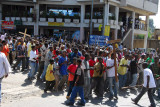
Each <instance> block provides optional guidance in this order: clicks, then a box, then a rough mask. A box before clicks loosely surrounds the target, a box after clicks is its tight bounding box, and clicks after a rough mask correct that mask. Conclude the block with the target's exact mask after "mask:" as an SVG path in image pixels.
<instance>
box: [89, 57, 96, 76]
mask: <svg viewBox="0 0 160 107" xmlns="http://www.w3.org/2000/svg"><path fill="white" fill-rule="evenodd" d="M95 63H96V62H95V61H94V60H92V59H90V60H89V66H90V67H94V65H95ZM93 73H94V70H90V76H91V77H93Z"/></svg>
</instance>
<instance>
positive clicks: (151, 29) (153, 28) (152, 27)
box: [149, 19, 155, 33]
mask: <svg viewBox="0 0 160 107" xmlns="http://www.w3.org/2000/svg"><path fill="white" fill-rule="evenodd" d="M149 29H150V31H151V33H153V32H154V30H155V27H154V21H153V19H149Z"/></svg>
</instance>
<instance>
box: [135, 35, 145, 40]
mask: <svg viewBox="0 0 160 107" xmlns="http://www.w3.org/2000/svg"><path fill="white" fill-rule="evenodd" d="M144 36H145V35H143V34H138V35H136V36H135V39H144Z"/></svg>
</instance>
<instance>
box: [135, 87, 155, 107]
mask: <svg viewBox="0 0 160 107" xmlns="http://www.w3.org/2000/svg"><path fill="white" fill-rule="evenodd" d="M152 90H153V89H152V88H149V89H147V88H145V87H143V88H142V90H141V92H140V94H139V95H138V96H137V97H136V98H135V102H136V103H138V102H139V100H140V99H141V98H142V96H143V95H144V94H145V93H146V92H148V98H149V101H150V103H151V106H152V107H155V102H154V99H153V95H152Z"/></svg>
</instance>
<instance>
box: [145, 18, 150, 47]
mask: <svg viewBox="0 0 160 107" xmlns="http://www.w3.org/2000/svg"><path fill="white" fill-rule="evenodd" d="M146 28H147V29H146V30H147V34H146V35H145V37H144V48H145V49H146V48H147V40H148V30H149V16H146Z"/></svg>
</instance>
